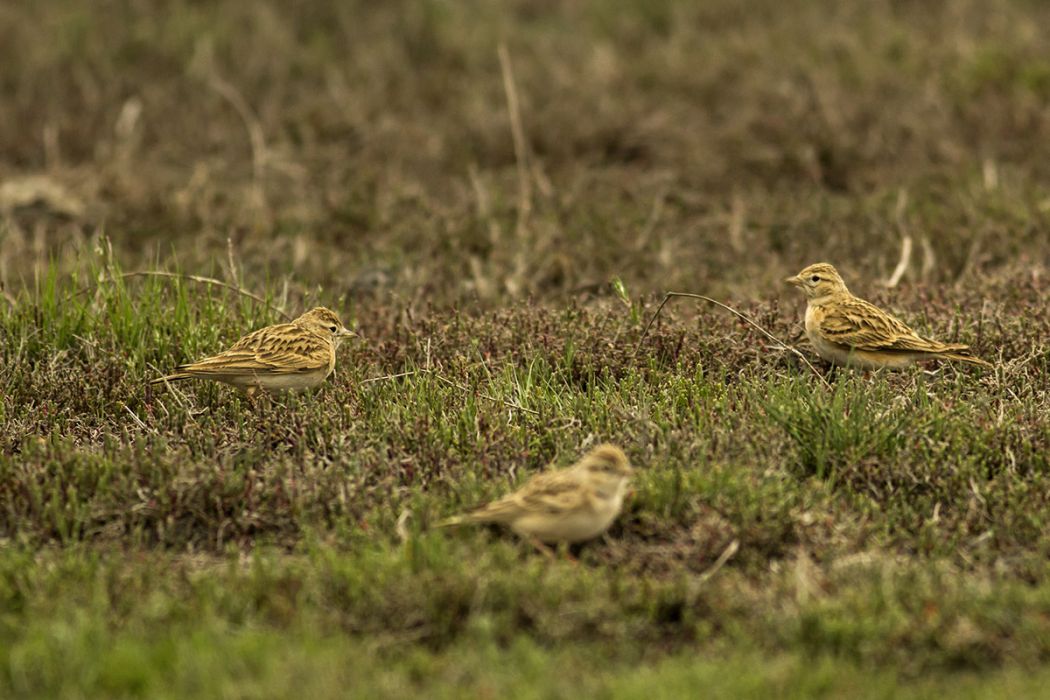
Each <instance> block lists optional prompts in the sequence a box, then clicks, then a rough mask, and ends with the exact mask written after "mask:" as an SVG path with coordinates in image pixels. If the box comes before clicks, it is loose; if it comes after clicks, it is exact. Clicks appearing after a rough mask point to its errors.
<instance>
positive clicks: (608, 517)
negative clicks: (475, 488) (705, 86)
mask: <svg viewBox="0 0 1050 700" xmlns="http://www.w3.org/2000/svg"><path fill="white" fill-rule="evenodd" d="M633 473H634V470H633V469H632V468H631V465H630V463H629V462H628V460H627V456H626V455H625V454H624V453H623V450H621V449H620V448H619V447H616V446H615V445H609V444H605V445H599V446H598V447H595V448H594V449H593V450H591V451H590V452H588V453H587V454H586V455H584V457H583V459H581V460H580V461H579V462H577V463H576V464H574V465H572V466H571V467H568V468H566V469H557V470H551V471H545V472H541V473H539V474H536V475H534V476H533V477H532V478H530V479H529V480H528V481H527V482H525V484H524V485H523V486H522V487H521V488H519V489H518V490H517V491H515V492H513V493H511V494H509V495H507V496H504V497H503V498H500V499H499V500H496V501H493V502H491V503H489V504H488V505H485V506H482V507H481V508H478V509H477V510H474V511H471V512H469V513H466V514H464V515H457V516H455V517H452V518H448V519H447V520H443V521H441V522H439V523H438V527H453V526H457V525H467V524H472V523H497V524H500V525H506V526H508V527H509V528H510V529H511V530H512V531H514V532H515V533H516V534H517V535H519V536H521V537H523V538H525V539H527V540H529V541H530V542H532V543H533V544H534V545H536V546H537V548H538V549H540V550H541V551H543V552H544V553H546V554H550V550H549V549H548V548H547V547H545V546H543V545H544V544H576V543H578V542H585V541H587V540H591V539H594V538H595V537H598V536H599V535H601V534H603V533H604V532H605V531H606V530H608V529H609V527H610V526H611V525H612V523H613V521H614V520H616V517H617V516H618V515H619V514H620V511H621V510H622V508H623V501H624V498H625V496H626V495H627V489H628V484H629V482H630V479H631V476H632V474H633Z"/></svg>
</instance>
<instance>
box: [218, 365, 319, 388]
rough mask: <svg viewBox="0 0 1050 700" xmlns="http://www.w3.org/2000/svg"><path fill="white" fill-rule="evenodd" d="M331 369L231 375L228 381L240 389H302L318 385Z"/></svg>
mask: <svg viewBox="0 0 1050 700" xmlns="http://www.w3.org/2000/svg"><path fill="white" fill-rule="evenodd" d="M329 374H331V370H330V369H328V368H325V369H319V370H316V371H313V372H302V373H298V374H254V375H250V376H240V377H231V378H230V379H228V380H227V382H228V383H230V384H232V385H233V386H235V387H238V388H240V389H253V388H254V389H262V390H263V391H302V390H304V389H312V388H313V387H315V386H318V385H320V384H322V383H323V382H324V380H325V379H327V378H328V375H329Z"/></svg>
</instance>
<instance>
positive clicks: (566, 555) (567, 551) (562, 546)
mask: <svg viewBox="0 0 1050 700" xmlns="http://www.w3.org/2000/svg"><path fill="white" fill-rule="evenodd" d="M558 551H559V553H560V554H561V556H562V558H563V559H565V561H567V562H569V563H570V564H572V565H573V566H576V565H577V564H579V563H580V560H579V559H577V558H576V557H575V556H574V555H573V553H572V545H570V544H569V543H568V542H561V543H559V544H558Z"/></svg>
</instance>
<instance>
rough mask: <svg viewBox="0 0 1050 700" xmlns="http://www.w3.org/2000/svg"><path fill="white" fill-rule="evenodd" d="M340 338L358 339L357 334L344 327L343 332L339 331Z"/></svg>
mask: <svg viewBox="0 0 1050 700" xmlns="http://www.w3.org/2000/svg"><path fill="white" fill-rule="evenodd" d="M339 337H340V338H356V337H357V333H354V332H353V331H352V330H350V329H349V328H346V327H344V328H343V329H342V330H341V331H339Z"/></svg>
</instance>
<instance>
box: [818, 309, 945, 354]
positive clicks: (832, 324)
mask: <svg viewBox="0 0 1050 700" xmlns="http://www.w3.org/2000/svg"><path fill="white" fill-rule="evenodd" d="M820 332H821V335H823V336H824V338H825V339H827V340H829V341H831V342H833V343H838V344H840V345H843V346H846V347H849V348H853V349H856V350H883V351H886V350H889V351H894V350H895V351H900V352H944V351H946V350H951V349H956V348H959V347H960V346H956V345H946V344H944V343H938V342H937V341H935V340H929V339H927V338H923V337H922V336H920V335H919V334H918V333H916V332H915V331H913V330H912V329H911V328H909V327H908V326H907V325H905V324H904V323H903V322H902V321H900V320H898V319H896V318H894V317H893V316H891V315H889V314H888V313H886V312H885V311H883V310H882V309H880V308H879V307H877V306H875V305H874V304H870V303H868V302H866V301H864V300H863V299H857V298H852V299H848V300H845V299H844V300H842V301H840V302H836V303H835V304H829V305H828V306H826V307H825V308H824V318H823V319H822V320H821V322H820ZM961 347H965V346H961Z"/></svg>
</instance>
